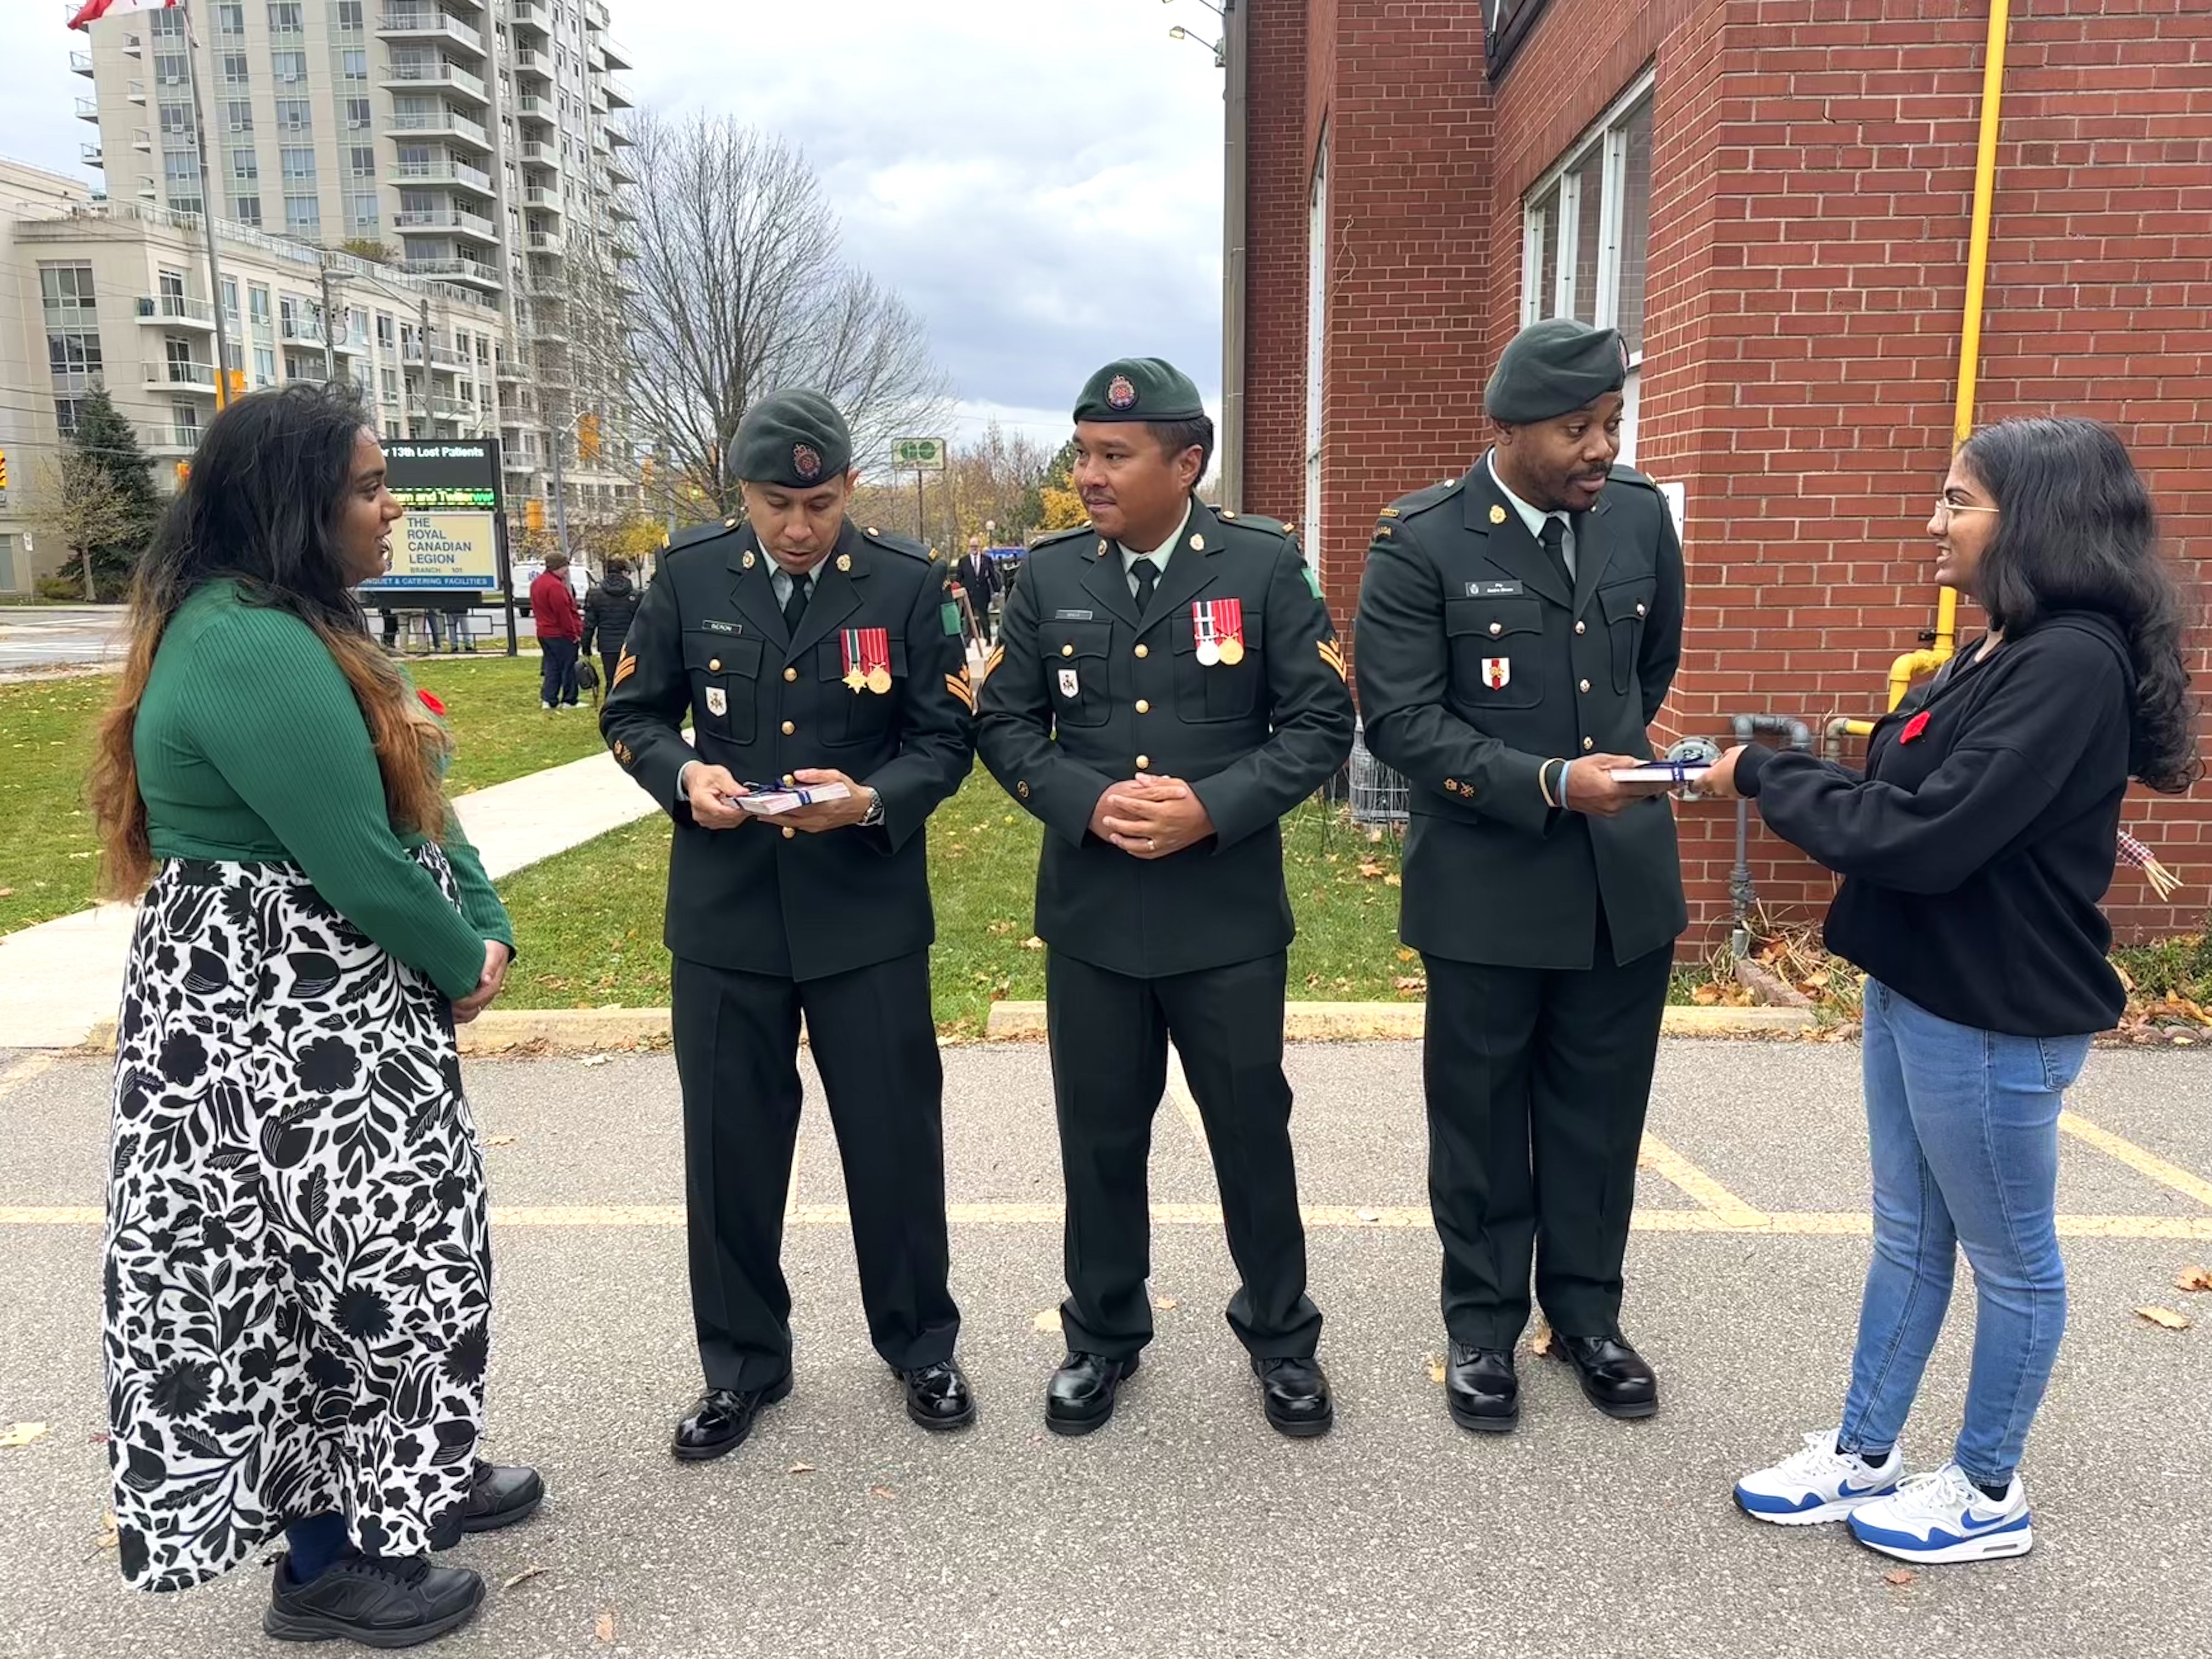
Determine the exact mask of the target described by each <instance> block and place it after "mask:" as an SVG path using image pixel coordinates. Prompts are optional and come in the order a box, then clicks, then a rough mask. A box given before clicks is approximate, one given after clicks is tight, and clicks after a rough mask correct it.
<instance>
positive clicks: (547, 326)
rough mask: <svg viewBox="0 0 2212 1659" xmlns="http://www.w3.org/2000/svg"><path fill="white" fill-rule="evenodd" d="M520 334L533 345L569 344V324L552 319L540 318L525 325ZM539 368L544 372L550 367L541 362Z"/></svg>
mask: <svg viewBox="0 0 2212 1659" xmlns="http://www.w3.org/2000/svg"><path fill="white" fill-rule="evenodd" d="M519 332H520V334H521V336H522V337H523V338H524V339H526V340H527V341H529V342H530V343H532V345H538V344H544V345H550V346H565V345H567V344H568V324H566V323H563V322H559V321H556V319H552V318H550V317H540V318H538V319H536V320H534V321H532V322H527V323H525V324H523V325H521V327H520V331H519ZM549 367H550V365H549V364H547V363H546V362H544V361H543V360H541V361H540V362H539V363H538V368H539V369H540V370H541V371H543V370H544V369H546V368H549Z"/></svg>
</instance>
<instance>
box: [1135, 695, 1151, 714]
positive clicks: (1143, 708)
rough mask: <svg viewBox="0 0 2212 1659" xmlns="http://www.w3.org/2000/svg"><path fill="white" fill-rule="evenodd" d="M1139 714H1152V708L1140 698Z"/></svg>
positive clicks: (1138, 702) (1138, 701) (1138, 703)
mask: <svg viewBox="0 0 2212 1659" xmlns="http://www.w3.org/2000/svg"><path fill="white" fill-rule="evenodd" d="M1137 712H1138V713H1139V714H1151V713H1152V704H1150V703H1149V702H1146V701H1145V700H1144V699H1143V698H1142V697H1139V698H1138V699H1137Z"/></svg>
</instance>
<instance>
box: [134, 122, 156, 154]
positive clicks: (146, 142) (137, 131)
mask: <svg viewBox="0 0 2212 1659" xmlns="http://www.w3.org/2000/svg"><path fill="white" fill-rule="evenodd" d="M131 149H135V150H137V152H138V153H139V154H140V155H152V154H153V153H154V135H153V133H152V132H151V131H149V129H147V128H145V127H133V128H131Z"/></svg>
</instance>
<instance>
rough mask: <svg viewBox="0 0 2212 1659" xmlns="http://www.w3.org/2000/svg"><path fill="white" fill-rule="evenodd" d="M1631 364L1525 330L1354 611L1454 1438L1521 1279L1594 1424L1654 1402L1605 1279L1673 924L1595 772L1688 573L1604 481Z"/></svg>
mask: <svg viewBox="0 0 2212 1659" xmlns="http://www.w3.org/2000/svg"><path fill="white" fill-rule="evenodd" d="M1627 367H1628V356H1627V351H1626V347H1625V346H1624V345H1623V343H1622V342H1621V338H1620V335H1619V334H1618V333H1617V332H1615V331H1613V330H1611V329H1593V328H1588V327H1584V326H1583V325H1581V324H1579V323H1576V322H1573V321H1571V320H1567V319H1554V320H1552V321H1547V322H1542V323H1538V324H1536V325H1534V326H1533V327H1531V328H1528V329H1527V330H1525V331H1522V333H1521V334H1520V335H1519V336H1517V337H1516V338H1515V339H1514V340H1513V341H1512V342H1511V343H1510V344H1509V345H1508V346H1507V347H1506V349H1505V350H1504V353H1503V354H1502V355H1501V356H1500V358H1499V361H1498V369H1497V373H1496V374H1494V375H1493V376H1492V379H1491V381H1490V384H1489V386H1488V388H1487V390H1486V393H1485V401H1486V404H1487V406H1488V410H1489V413H1490V416H1491V420H1492V429H1493V441H1492V445H1491V447H1490V449H1489V450H1488V452H1487V453H1486V454H1484V455H1483V457H1482V458H1481V459H1479V460H1477V461H1476V462H1475V464H1474V467H1473V469H1472V470H1470V471H1468V474H1467V476H1466V477H1463V478H1461V479H1458V480H1456V481H1455V482H1453V483H1445V484H1440V485H1438V486H1437V487H1436V488H1434V489H1424V490H1421V491H1419V492H1418V493H1416V494H1414V495H1408V496H1406V497H1405V498H1404V499H1402V500H1401V501H1398V502H1396V503H1395V505H1393V506H1391V507H1386V508H1384V509H1383V515H1382V520H1381V522H1380V523H1379V524H1377V525H1376V529H1375V536H1374V541H1373V544H1372V545H1371V546H1370V549H1369V552H1368V559H1367V569H1366V574H1365V578H1364V582H1363V584H1362V587H1361V591H1360V599H1359V623H1358V633H1357V635H1356V637H1357V639H1358V645H1359V659H1358V676H1359V702H1360V710H1361V713H1362V715H1363V716H1364V720H1365V721H1366V738H1367V744H1368V747H1369V748H1370V750H1372V751H1373V752H1374V754H1375V755H1376V757H1377V758H1378V759H1380V760H1382V761H1383V762H1384V763H1387V764H1389V765H1390V766H1392V767H1395V769H1397V770H1399V771H1400V772H1401V773H1403V774H1405V775H1406V778H1407V783H1408V785H1409V787H1410V800H1411V809H1412V815H1411V822H1410V823H1409V825H1408V828H1407V837H1406V865H1405V889H1404V896H1403V909H1402V917H1401V937H1402V938H1403V939H1404V940H1405V942H1406V943H1407V945H1412V946H1413V947H1414V948H1415V949H1416V950H1418V951H1420V952H1421V954H1422V957H1423V959H1424V961H1425V963H1426V965H1427V969H1428V980H1429V1003H1428V1020H1427V1033H1426V1038H1425V1052H1424V1057H1423V1066H1424V1073H1425V1079H1426V1090H1427V1096H1428V1116H1429V1188H1430V1197H1431V1204H1432V1206H1433V1207H1434V1210H1435V1212H1436V1220H1437V1233H1438V1234H1439V1236H1440V1237H1442V1240H1443V1251H1444V1267H1443V1316H1444V1324H1445V1327H1446V1330H1447V1333H1448V1334H1449V1340H1450V1349H1451V1352H1450V1363H1449V1366H1448V1367H1447V1372H1448V1376H1447V1399H1448V1402H1449V1407H1450V1410H1451V1414H1452V1416H1453V1418H1454V1419H1455V1420H1456V1421H1457V1422H1458V1423H1459V1424H1460V1425H1462V1427H1465V1428H1469V1429H1476V1430H1485V1431H1503V1430H1508V1429H1510V1428H1512V1427H1514V1426H1515V1425H1516V1423H1517V1422H1518V1421H1519V1419H1520V1385H1519V1378H1518V1377H1517V1376H1516V1373H1515V1370H1514V1363H1513V1348H1514V1345H1515V1343H1516V1341H1517V1340H1518V1339H1519V1337H1520V1334H1521V1330H1522V1327H1523V1326H1524V1325H1525V1324H1526V1323H1527V1322H1528V1314H1529V1268H1530V1264H1531V1259H1532V1256H1533V1260H1534V1269H1535V1290H1536V1297H1537V1299H1538V1300H1539V1301H1540V1302H1541V1304H1542V1305H1543V1309H1544V1312H1545V1316H1546V1317H1547V1319H1548V1320H1549V1321H1550V1322H1551V1325H1552V1328H1553V1331H1554V1333H1555V1335H1556V1340H1555V1341H1554V1342H1553V1345H1552V1346H1553V1352H1557V1353H1559V1354H1561V1355H1563V1356H1564V1357H1565V1358H1567V1359H1568V1360H1569V1361H1571V1363H1572V1364H1573V1365H1574V1368H1575V1370H1576V1373H1577V1376H1578V1377H1579V1379H1580V1381H1581V1383H1582V1387H1583V1393H1584V1394H1585V1395H1587V1396H1588V1397H1589V1400H1590V1401H1592V1403H1594V1404H1595V1406H1596V1407H1598V1408H1599V1409H1600V1410H1601V1411H1603V1412H1605V1413H1608V1414H1609V1415H1612V1416H1615V1417H1644V1416H1649V1415H1650V1413H1652V1412H1654V1411H1655V1410H1656V1409H1657V1407H1658V1381H1657V1378H1656V1376H1655V1375H1654V1374H1653V1372H1652V1370H1651V1368H1650V1365H1649V1364H1646V1363H1645V1362H1644V1359H1643V1358H1642V1357H1641V1356H1640V1355H1638V1353H1637V1352H1636V1350H1635V1349H1634V1347H1633V1346H1631V1345H1630V1344H1629V1342H1628V1341H1627V1340H1626V1338H1625V1337H1624V1336H1623V1335H1622V1334H1621V1330H1620V1304H1621V1265H1622V1261H1623V1257H1624V1255H1625V1254H1626V1247H1627V1240H1628V1221H1629V1211H1630V1207H1631V1206H1632V1202H1633V1200H1634V1197H1635V1191H1636V1162H1637V1155H1638V1149H1639V1146H1640V1145H1641V1142H1642V1139H1643V1131H1644V1110H1645V1108H1646V1106H1647V1104H1648V1103H1649V1100H1650V1091H1651V1074H1652V1070H1653V1067H1654V1066H1655V1064H1656V1059H1657V1054H1658V1044H1659V1023H1660V1017H1661V1014H1662V1011H1663V1009H1664V1006H1665V1004H1666V1000H1667V984H1668V974H1669V970H1670V969H1671V967H1672V965H1673V962H1674V939H1675V938H1676V937H1677V936H1678V935H1679V934H1680V933H1681V932H1682V930H1683V928H1684V927H1686V925H1687V915H1686V910H1685V908H1684V904H1683V898H1682V882H1681V870H1680V861H1679V859H1678V856H1677V854H1676V849H1675V840H1674V815H1673V812H1672V811H1671V810H1670V809H1669V807H1668V804H1667V802H1666V801H1665V800H1664V799H1657V798H1656V797H1657V796H1658V795H1660V794H1661V793H1663V790H1664V786H1663V785H1658V784H1626V783H1621V782H1618V781H1615V780H1614V779H1613V776H1612V774H1613V772H1614V771H1615V770H1617V769H1624V768H1626V767H1628V766H1631V765H1633V764H1634V763H1636V762H1637V761H1639V760H1643V759H1646V758H1648V757H1650V752H1651V751H1650V741H1649V738H1648V737H1647V734H1646V728H1647V727H1648V726H1650V722H1651V720H1652V719H1653V718H1654V716H1656V714H1658V712H1659V706H1660V704H1661V703H1662V702H1664V701H1665V699H1666V696H1667V689H1668V685H1669V684H1671V683H1672V682H1673V679H1674V667H1675V664H1676V661H1677V659H1679V657H1680V651H1681V629H1682V551H1681V546H1680V543H1679V542H1678V541H1677V539H1676V538H1675V533H1674V522H1673V520H1672V519H1671V518H1670V517H1669V515H1668V511H1667V507H1666V504H1665V502H1664V501H1662V498H1661V496H1660V495H1659V492H1658V489H1657V488H1656V486H1655V485H1654V484H1653V483H1651V482H1650V479H1648V478H1646V477H1644V476H1643V475H1641V474H1640V473H1637V472H1633V471H1630V470H1629V469H1628V468H1626V467H1624V466H1620V465H1615V458H1616V457H1617V455H1618V454H1619V452H1620V417H1621V410H1622V398H1621V388H1622V385H1623V382H1624V380H1625V378H1626V373H1627Z"/></svg>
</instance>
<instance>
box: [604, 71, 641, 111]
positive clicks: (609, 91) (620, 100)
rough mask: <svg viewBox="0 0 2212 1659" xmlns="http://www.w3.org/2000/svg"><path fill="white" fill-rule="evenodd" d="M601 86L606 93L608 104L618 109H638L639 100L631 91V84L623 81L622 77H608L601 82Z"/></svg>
mask: <svg viewBox="0 0 2212 1659" xmlns="http://www.w3.org/2000/svg"><path fill="white" fill-rule="evenodd" d="M599 85H600V87H601V88H602V89H603V90H604V91H605V93H606V95H607V102H608V103H609V104H611V105H612V106H614V107H615V108H616V109H635V108H636V107H637V99H636V97H635V95H634V94H632V93H631V91H630V89H629V82H627V81H625V80H623V78H622V76H619V75H610V76H606V77H605V78H604V79H603V80H601V81H600V82H599Z"/></svg>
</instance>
